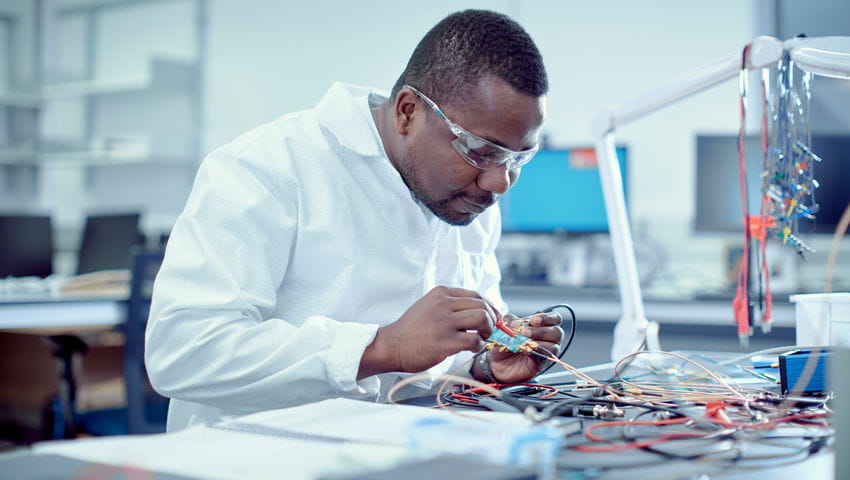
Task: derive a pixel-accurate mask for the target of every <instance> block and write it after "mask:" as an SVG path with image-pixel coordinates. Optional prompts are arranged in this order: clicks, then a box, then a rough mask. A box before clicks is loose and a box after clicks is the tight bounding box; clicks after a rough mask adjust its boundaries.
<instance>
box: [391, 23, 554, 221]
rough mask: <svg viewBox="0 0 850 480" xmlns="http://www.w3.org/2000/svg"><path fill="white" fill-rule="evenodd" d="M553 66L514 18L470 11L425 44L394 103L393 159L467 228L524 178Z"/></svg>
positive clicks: (423, 197)
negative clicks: (549, 67)
mask: <svg viewBox="0 0 850 480" xmlns="http://www.w3.org/2000/svg"><path fill="white" fill-rule="evenodd" d="M547 90H548V83H547V79H546V71H545V69H544V68H543V61H542V58H541V56H540V52H539V51H538V50H537V47H536V46H535V45H534V42H533V41H532V40H531V38H530V37H529V36H528V34H527V33H526V32H525V30H523V29H522V27H520V26H519V25H518V24H517V23H516V22H514V21H513V20H511V19H510V18H508V17H506V16H505V15H502V14H499V13H494V12H488V11H480V10H467V11H463V12H458V13H455V14H453V15H450V16H449V17H447V18H445V19H444V20H442V21H441V22H440V23H438V24H437V25H436V26H434V28H432V29H431V30H430V31H429V32H428V33H427V34H426V35H425V37H424V38H423V39H422V40H421V41H420V42H419V45H417V47H416V49H415V50H414V52H413V55H412V56H411V58H410V61H409V62H408V64H407V68H406V69H405V70H404V72H403V73H402V74H401V76H400V77H399V79H398V81H397V82H396V84H395V86H394V87H393V91H392V96H391V98H390V101H389V102H388V108H389V110H390V116H391V122H392V125H390V127H391V129H392V133H394V135H391V136H390V138H387V136H386V135H383V132H382V136H383V137H384V143H385V146H386V147H387V152H388V153H389V155H390V159H391V160H392V161H393V164H394V165H395V167H396V168H397V169H398V171H399V173H400V174H401V175H402V177H403V178H404V181H405V182H406V183H407V186H408V187H409V188H410V189H411V191H412V192H413V193H414V194H415V195H416V196H417V197H418V198H419V199H420V201H422V203H423V204H424V205H426V206H427V207H428V208H429V209H430V210H431V211H432V212H433V213H434V214H435V215H437V216H438V217H439V218H441V219H442V220H444V221H446V222H448V223H451V224H453V225H466V224H468V223H469V222H471V221H472V220H473V219H474V218H475V217H476V216H477V215H478V214H479V213H481V212H482V211H483V210H484V209H486V208H487V207H489V206H491V205H492V204H493V203H494V202H495V201H496V200H497V199H498V196H499V195H501V194H502V193H504V192H506V191H507V190H508V189H509V188H510V187H511V186H512V185H513V184H514V182H516V179H517V178H518V176H519V167H520V166H521V164H523V163H524V162H525V161H527V160H528V159H530V156H531V155H532V154H533V152H530V151H529V150H533V149H535V148H536V147H537V135H538V131H539V129H540V125H541V124H542V123H543V118H544V116H545V110H546V108H545V94H546V92H547Z"/></svg>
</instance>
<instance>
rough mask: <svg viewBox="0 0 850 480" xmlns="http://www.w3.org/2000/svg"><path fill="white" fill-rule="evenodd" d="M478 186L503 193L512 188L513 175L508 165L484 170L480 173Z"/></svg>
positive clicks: (499, 193)
mask: <svg viewBox="0 0 850 480" xmlns="http://www.w3.org/2000/svg"><path fill="white" fill-rule="evenodd" d="M478 187H479V188H481V189H482V190H486V191H488V192H493V193H496V194H498V195H501V194H503V193H505V192H507V191H508V189H509V188H511V175H510V170H508V167H507V165H499V166H498V167H496V168H492V169H490V170H484V171H482V172H481V173H480V174H479V175H478Z"/></svg>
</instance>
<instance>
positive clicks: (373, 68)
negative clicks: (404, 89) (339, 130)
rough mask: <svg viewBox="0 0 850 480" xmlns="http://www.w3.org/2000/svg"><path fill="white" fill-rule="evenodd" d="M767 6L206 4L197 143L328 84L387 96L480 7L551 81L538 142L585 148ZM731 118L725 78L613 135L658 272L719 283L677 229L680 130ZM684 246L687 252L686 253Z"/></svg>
mask: <svg viewBox="0 0 850 480" xmlns="http://www.w3.org/2000/svg"><path fill="white" fill-rule="evenodd" d="M769 3H770V2H767V1H763V0H749V1H740V0H720V1H714V2H700V3H697V2H680V1H676V0H655V1H641V2H634V1H629V0H609V1H605V2H587V1H560V0H519V1H500V2H469V1H464V2H458V1H430V2H418V3H417V4H416V8H412V7H411V5H410V4H409V3H406V2H397V1H390V0H383V1H369V2H348V1H341V0H340V1H321V2H309V3H306V2H281V1H277V0H252V1H251V2H247V4H246V2H235V1H228V0H213V1H211V2H210V4H209V7H210V10H209V17H208V18H209V42H208V57H207V65H206V68H205V75H204V78H205V84H206V88H205V91H204V105H205V112H206V113H205V117H204V123H205V126H206V129H205V132H206V137H205V140H204V142H203V145H204V146H205V148H206V149H207V150H209V149H212V148H214V147H216V146H218V145H221V144H222V143H225V142H227V141H228V140H230V139H232V138H233V137H235V136H236V135H238V134H239V133H242V132H243V131H245V130H248V129H250V128H252V127H253V126H256V125H257V124H259V123H261V122H266V121H269V120H271V119H273V118H276V117H277V116H279V115H281V114H283V113H286V112H290V111H294V110H298V109H302V108H307V107H310V106H312V105H313V104H315V103H316V102H317V101H318V100H319V98H320V97H321V96H322V94H323V93H324V92H325V90H326V89H327V87H328V86H329V85H330V84H331V83H332V82H333V81H336V80H343V81H347V82H353V83H360V84H366V85H370V86H375V87H380V88H384V89H389V88H390V87H391V86H392V84H393V83H394V82H395V80H396V78H397V76H398V75H399V73H400V72H401V71H402V69H403V68H404V66H405V64H406V62H407V59H408V57H409V55H410V53H411V51H412V50H413V47H414V46H415V44H416V43H417V42H418V41H419V39H420V38H421V36H422V35H423V34H424V33H425V31H427V30H428V29H429V28H430V27H431V26H432V25H433V24H434V23H436V22H437V21H439V20H440V19H441V18H442V17H444V16H445V15H446V14H448V13H450V12H453V11H457V10H461V9H464V8H481V7H484V8H490V9H495V10H499V11H502V12H504V13H507V14H508V15H511V16H513V17H514V18H515V19H516V20H517V21H519V22H520V23H521V24H522V25H523V26H524V27H525V28H526V29H527V30H528V31H529V33H530V34H531V36H532V37H533V38H534V39H535V41H536V42H537V44H538V46H539V48H540V50H541V52H542V54H543V57H544V61H545V64H546V67H547V70H548V73H549V79H550V84H551V90H550V94H549V118H548V120H547V122H546V124H545V127H544V133H546V134H547V135H548V137H549V139H550V141H551V142H552V144H555V145H567V146H572V145H589V144H590V143H591V141H592V137H591V134H590V129H589V124H590V121H591V119H592V118H593V116H594V114H595V113H596V112H597V111H599V110H600V109H601V108H602V107H603V106H605V105H609V104H616V103H619V102H623V101H626V100H629V99H631V98H634V97H635V96H637V95H640V94H641V93H643V92H645V91H647V90H649V89H652V88H654V87H656V86H658V85H659V84H661V83H663V82H667V81H669V80H671V79H672V78H674V77H676V76H679V75H683V74H686V73H688V72H689V71H691V70H692V69H694V68H696V67H698V66H700V65H702V64H705V63H707V62H711V61H713V60H715V59H716V58H719V57H721V56H723V55H725V54H726V53H728V52H730V51H734V50H738V49H740V48H742V46H743V45H744V44H745V43H746V42H747V41H749V40H750V39H752V38H753V37H754V36H755V35H756V34H757V33H771V32H762V31H757V30H758V29H759V28H761V25H762V24H763V19H762V18H761V17H760V16H758V15H757V14H756V13H757V12H760V11H761V10H764V9H766V7H768V6H769ZM364 5H365V7H364ZM756 17H759V19H758V21H756ZM737 118H738V117H737V84H736V82H735V81H730V82H728V83H726V84H724V85H721V86H718V87H716V88H714V89H712V90H710V91H707V92H705V93H704V94H702V95H699V96H697V97H694V98H692V99H688V100H686V101H684V102H682V103H681V104H679V105H676V106H673V107H671V108H668V109H666V110H664V111H661V112H658V113H656V114H653V115H651V116H648V117H647V118H645V119H642V120H641V121H639V122H636V123H635V124H634V125H630V126H627V127H625V128H623V129H622V130H621V132H620V133H619V134H618V140H619V141H620V142H622V143H624V144H626V145H628V147H629V149H630V151H629V153H630V158H629V161H630V165H629V170H630V178H629V185H628V190H629V192H630V195H629V196H630V198H629V200H630V205H631V211H632V215H633V219H634V222H633V223H634V224H635V225H640V226H642V227H643V228H642V231H643V232H644V233H645V234H647V235H652V236H653V237H656V239H658V240H661V241H662V245H664V246H665V248H667V249H668V250H669V254H670V255H671V256H672V257H673V258H672V259H671V262H670V264H671V265H675V266H678V267H677V268H683V269H699V270H701V271H703V272H709V275H711V276H713V277H714V278H719V277H720V275H721V269H720V260H721V258H722V255H723V251H722V247H723V243H722V240H718V239H708V240H707V241H702V242H700V240H699V239H696V240H695V239H693V238H692V237H691V235H690V222H691V218H692V215H693V201H692V199H693V198H694V179H693V175H694V152H695V144H694V135H695V134H696V133H697V132H703V133H705V132H722V133H734V132H736V131H737V124H738V120H737ZM565 208H566V206H565ZM682 246H685V247H686V248H684V249H683V248H681V247H682ZM694 248H699V249H700V250H701V252H700V253H701V254H700V255H693V249H694ZM694 259H699V261H698V262H696V265H692V264H693V263H694V262H693V261H692V260H694Z"/></svg>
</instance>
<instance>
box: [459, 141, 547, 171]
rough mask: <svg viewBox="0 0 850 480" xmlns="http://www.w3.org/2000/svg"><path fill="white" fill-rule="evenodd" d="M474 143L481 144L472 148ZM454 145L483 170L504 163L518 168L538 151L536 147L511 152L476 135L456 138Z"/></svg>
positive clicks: (470, 162) (469, 161)
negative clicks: (484, 142) (477, 137)
mask: <svg viewBox="0 0 850 480" xmlns="http://www.w3.org/2000/svg"><path fill="white" fill-rule="evenodd" d="M472 145H481V146H480V147H478V148H471V147H472ZM452 147H454V149H455V151H457V153H459V154H460V156H461V157H463V159H464V160H466V161H467V162H468V163H469V164H470V165H472V166H473V167H477V168H480V169H481V170H492V169H494V168H497V167H499V166H501V165H504V164H507V165H508V169H509V170H517V169H519V168H522V166H524V165H525V164H526V163H528V162H529V161H530V160H531V159H532V157H534V154H535V153H537V149H536V148H534V149H532V150H526V151H524V152H511V151H506V150H504V149H500V148H494V146H491V145H489V144H482V143H481V142H480V141H476V140H475V138H474V137H468V136H466V135H464V136H461V137H458V138H456V139H454V140H453V141H452Z"/></svg>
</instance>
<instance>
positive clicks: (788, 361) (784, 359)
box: [779, 349, 831, 394]
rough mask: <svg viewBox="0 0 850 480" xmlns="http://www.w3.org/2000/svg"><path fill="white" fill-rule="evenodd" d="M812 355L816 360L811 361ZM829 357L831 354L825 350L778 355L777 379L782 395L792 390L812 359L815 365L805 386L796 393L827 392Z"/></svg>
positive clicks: (797, 351) (798, 351)
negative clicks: (778, 379)
mask: <svg viewBox="0 0 850 480" xmlns="http://www.w3.org/2000/svg"><path fill="white" fill-rule="evenodd" d="M813 355H816V356H817V360H815V359H813ZM830 356H831V352H830V351H829V350H826V349H824V350H820V351H811V350H794V351H791V352H786V353H783V354H782V355H780V356H779V378H780V384H781V386H782V393H786V394H787V393H788V392H789V391H791V390H793V389H794V387H795V386H796V385H797V381H798V380H799V379H800V377H801V376H802V374H803V371H804V369H806V366H807V364H808V362H809V359H812V362H815V361H816V362H817V364H816V365H815V366H814V369H813V370H811V376H810V378H809V380H808V382H807V383H806V386H805V387H803V389H802V390H801V391H799V392H796V393H820V392H825V391H827V385H826V369H827V362H828V361H829V358H830ZM798 388H799V387H798Z"/></svg>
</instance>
